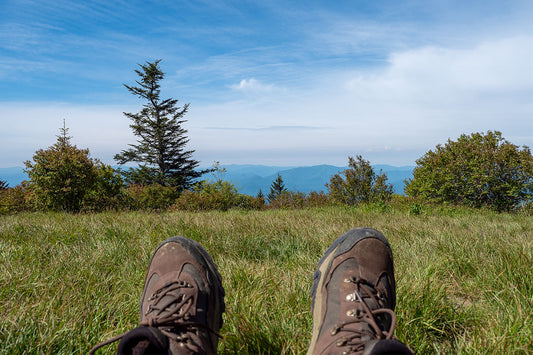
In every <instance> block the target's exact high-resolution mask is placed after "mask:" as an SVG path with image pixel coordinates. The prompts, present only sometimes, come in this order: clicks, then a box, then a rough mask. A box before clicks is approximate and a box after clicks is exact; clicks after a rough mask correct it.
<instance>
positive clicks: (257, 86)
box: [231, 78, 275, 93]
mask: <svg viewBox="0 0 533 355" xmlns="http://www.w3.org/2000/svg"><path fill="white" fill-rule="evenodd" d="M231 88H232V89H234V90H241V91H244V92H262V93H265V92H272V91H273V90H274V89H275V86H274V85H272V84H263V83H262V82H260V81H259V80H256V79H254V78H250V79H242V80H241V81H240V83H239V84H237V85H231Z"/></svg>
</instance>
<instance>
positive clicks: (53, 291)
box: [0, 205, 533, 354]
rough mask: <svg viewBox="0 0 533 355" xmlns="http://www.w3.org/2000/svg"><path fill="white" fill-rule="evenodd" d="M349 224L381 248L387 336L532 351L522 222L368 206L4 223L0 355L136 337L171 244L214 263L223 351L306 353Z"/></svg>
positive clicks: (424, 348)
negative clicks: (145, 296) (391, 328)
mask: <svg viewBox="0 0 533 355" xmlns="http://www.w3.org/2000/svg"><path fill="white" fill-rule="evenodd" d="M357 226H369V227H373V228H376V229H378V230H380V231H382V232H383V233H384V234H385V236H387V238H388V239H389V241H390V242H391V245H392V248H393V252H394V257H395V266H396V278H397V289H398V302H397V309H396V311H397V315H398V327H397V332H396V335H397V336H398V338H399V339H400V340H402V341H404V342H406V343H407V344H408V345H409V346H410V347H411V348H413V349H415V350H416V351H417V352H418V353H421V354H422V353H424V354H425V353H450V354H452V353H464V354H476V353H487V354H492V353H531V352H533V245H532V244H533V232H532V230H533V220H532V219H531V217H525V216H519V215H510V214H495V213H492V212H483V211H482V212H479V211H477V212H473V211H471V210H466V209H433V210H430V209H425V210H423V211H422V210H420V209H419V208H417V213H410V211H408V210H402V209H399V208H383V206H371V205H370V206H362V207H359V208H343V207H328V208H315V209H303V210H267V211H228V212H199V213H195V212H167V213H160V214H157V213H144V212H130V213H101V214H87V215H68V214H56V213H22V214H16V215H11V216H0V265H1V266H2V270H3V272H2V274H1V275H0V344H2V345H1V346H0V354H18V353H44V354H72V353H86V352H87V351H88V350H89V349H90V348H91V347H92V345H94V344H96V343H98V342H100V341H102V340H105V339H107V338H108V337H111V336H113V335H117V334H120V333H122V332H125V331H127V330H129V329H132V328H133V327H135V326H136V325H137V324H138V322H139V315H138V307H139V305H138V302H139V298H140V295H141V292H142V284H143V281H144V274H145V271H146V267H147V265H148V262H149V260H150V257H151V255H152V252H153V250H154V249H155V248H156V247H157V245H158V244H159V243H160V242H161V241H162V240H164V239H166V238H167V237H170V236H173V235H184V236H186V237H190V238H193V239H195V240H197V241H199V242H200V243H201V244H202V245H203V246H204V247H205V248H206V249H207V250H208V251H209V252H210V253H211V255H212V256H213V258H214V260H215V262H216V263H217V264H218V266H219V270H220V272H221V274H222V277H223V282H224V287H225V289H226V293H227V297H226V303H227V312H226V313H225V315H224V320H225V324H224V326H223V328H222V330H221V333H222V335H223V336H224V339H223V340H222V341H221V343H220V345H219V351H220V353H222V354H260V353H272V354H278V353H289V354H301V353H304V352H305V351H306V348H307V345H308V342H309V339H310V333H311V322H312V320H311V314H310V303H311V302H310V298H309V290H310V286H311V279H312V273H313V271H314V269H315V268H316V264H317V262H318V260H319V258H320V257H321V256H322V254H323V252H324V251H325V249H326V248H327V247H328V246H329V244H330V243H331V242H332V241H333V240H334V239H335V238H337V237H338V236H339V235H340V234H343V233H344V232H346V231H347V230H349V229H351V228H354V227H357ZM104 352H105V353H109V354H111V353H113V352H114V347H113V346H109V347H108V348H107V349H105V351H104Z"/></svg>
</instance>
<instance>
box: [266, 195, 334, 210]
mask: <svg viewBox="0 0 533 355" xmlns="http://www.w3.org/2000/svg"><path fill="white" fill-rule="evenodd" d="M332 204H333V202H332V201H331V199H330V198H329V196H328V195H326V194H325V193H324V192H322V191H321V192H316V191H311V192H310V193H308V194H306V193H304V192H300V191H296V192H295V191H283V192H281V193H280V194H279V195H278V196H277V197H276V198H275V199H274V200H272V201H270V203H269V205H268V207H269V208H288V209H294V208H306V207H321V206H330V205H332Z"/></svg>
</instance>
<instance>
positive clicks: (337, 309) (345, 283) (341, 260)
mask: <svg viewBox="0 0 533 355" xmlns="http://www.w3.org/2000/svg"><path fill="white" fill-rule="evenodd" d="M395 288H396V284H395V280H394V267H393V260H392V251H391V248H390V245H389V243H388V241H387V239H386V238H385V237H384V236H383V234H381V233H380V232H378V231H377V230H375V229H371V228H357V229H352V230H351V231H349V232H347V233H346V234H344V235H342V236H340V237H339V238H338V239H337V240H335V241H334V242H333V244H332V245H331V246H330V247H329V249H328V250H326V253H325V254H324V256H323V257H322V259H321V260H320V262H319V264H318V269H317V270H316V271H315V274H314V276H313V286H312V288H311V298H312V305H311V311H312V313H313V334H312V338H311V343H310V345H309V350H308V352H307V354H308V355H312V354H363V353H365V354H366V353H373V352H372V348H376V347H377V348H378V349H379V348H380V346H381V347H382V346H383V345H387V344H389V345H392V346H395V345H397V346H399V349H398V353H405V354H410V353H411V352H410V351H409V349H408V348H407V346H405V345H404V344H402V343H400V342H399V341H397V340H394V341H392V340H388V341H386V343H387V344H379V340H380V339H392V338H393V333H394V327H395V323H396V315H395V314H394V307H395V305H396V290H395ZM376 340H377V341H378V342H376ZM377 344H379V345H380V346H377ZM389 348H390V347H389ZM401 350H405V351H406V352H402V351H401ZM391 353H395V352H391Z"/></svg>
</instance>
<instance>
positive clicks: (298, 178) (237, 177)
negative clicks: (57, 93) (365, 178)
mask: <svg viewBox="0 0 533 355" xmlns="http://www.w3.org/2000/svg"><path fill="white" fill-rule="evenodd" d="M373 167H374V170H375V171H376V172H379V171H380V170H382V171H383V172H384V173H385V174H387V177H388V182H389V183H391V184H392V185H393V188H394V192H395V193H398V194H403V189H404V185H405V183H404V181H405V180H406V179H409V178H411V177H412V174H413V169H414V167H413V166H401V167H396V166H391V165H374V166H373ZM221 168H225V169H226V173H224V174H222V176H221V178H222V180H226V181H230V182H232V183H233V184H235V186H236V187H237V188H238V189H239V192H240V193H243V194H247V195H252V196H255V195H257V193H258V192H259V190H261V191H263V193H264V194H265V195H266V194H268V192H269V191H270V185H271V184H272V181H274V179H275V178H276V177H277V175H278V173H279V174H280V175H281V177H282V178H283V181H284V183H285V186H286V187H287V189H288V190H291V191H301V192H306V193H307V192H310V191H326V186H325V184H326V183H327V182H329V179H330V178H331V177H332V176H333V175H335V174H337V173H339V172H340V171H343V170H345V169H347V167H338V166H333V165H314V166H300V167H297V166H293V167H291V166H267V165H251V164H246V165H235V164H231V165H223V166H221ZM202 178H204V179H207V178H210V175H209V174H206V175H204V176H203V177H202ZM27 179H28V176H27V175H26V173H24V169H23V168H21V167H11V168H0V180H5V181H7V183H8V184H9V186H10V187H13V186H16V185H18V184H20V183H21V182H22V181H23V180H27Z"/></svg>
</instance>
